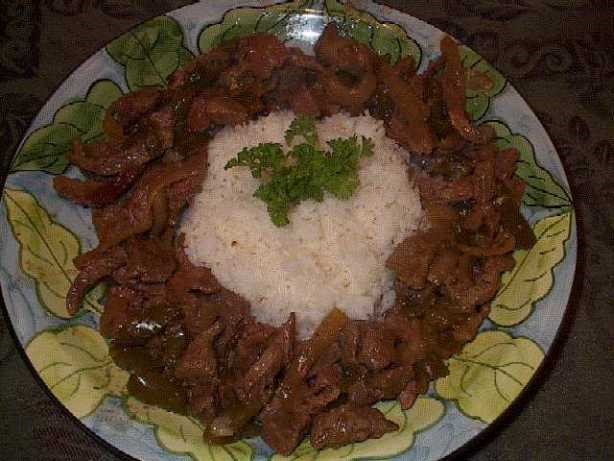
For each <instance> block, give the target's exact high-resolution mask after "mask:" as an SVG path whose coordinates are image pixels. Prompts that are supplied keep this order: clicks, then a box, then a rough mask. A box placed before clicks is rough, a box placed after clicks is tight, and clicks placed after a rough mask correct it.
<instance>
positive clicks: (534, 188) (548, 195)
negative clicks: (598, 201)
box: [485, 120, 573, 210]
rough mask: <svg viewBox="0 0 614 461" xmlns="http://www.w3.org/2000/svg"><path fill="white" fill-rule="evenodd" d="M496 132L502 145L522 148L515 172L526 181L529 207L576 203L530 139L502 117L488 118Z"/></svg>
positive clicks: (497, 141)
mask: <svg viewBox="0 0 614 461" xmlns="http://www.w3.org/2000/svg"><path fill="white" fill-rule="evenodd" d="M485 123H486V124H487V125H489V126H491V127H493V129H494V130H495V132H496V136H497V138H496V144H497V147H498V148H499V149H509V148H515V149H517V150H518V152H520V159H519V160H518V166H517V170H516V175H517V176H518V177H519V178H521V179H522V180H523V181H524V182H525V183H526V184H527V188H526V190H525V193H524V196H523V198H522V201H523V203H524V204H525V205H526V206H529V207H541V208H554V209H560V210H566V209H568V208H571V207H572V206H573V204H572V200H571V197H570V196H569V194H568V193H567V191H566V190H565V189H564V188H563V186H561V185H560V184H559V183H558V182H557V181H556V179H554V177H553V176H552V174H551V173H550V172H549V171H548V170H546V169H545V168H543V167H542V166H541V165H540V164H539V163H537V160H536V159H535V150H534V149H533V145H532V144H531V142H530V141H529V140H528V139H527V138H525V137H524V136H523V135H521V134H517V133H512V131H511V130H510V129H509V127H508V126H507V125H506V124H505V123H504V122H502V121H500V120H490V121H487V122H485Z"/></svg>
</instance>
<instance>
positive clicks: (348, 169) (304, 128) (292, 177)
mask: <svg viewBox="0 0 614 461" xmlns="http://www.w3.org/2000/svg"><path fill="white" fill-rule="evenodd" d="M299 137H300V138H302V139H303V142H300V143H297V144H295V145H294V146H293V147H292V148H291V149H290V150H289V152H288V153H287V154H285V153H284V150H283V147H282V145H281V144H276V143H265V144H259V145H258V146H256V147H249V148H244V149H243V150H241V152H239V153H238V154H237V156H236V157H235V158H233V159H231V160H230V161H229V162H228V163H227V164H226V166H225V167H224V169H226V170H227V169H229V168H233V167H238V166H246V167H248V168H249V169H250V171H251V173H252V176H253V177H254V178H260V179H264V182H263V183H262V184H260V186H259V187H258V189H257V190H256V192H255V193H254V196H255V197H258V198H259V199H260V200H262V201H263V202H264V203H266V205H267V211H268V213H269V215H270V217H271V220H272V221H273V224H275V225H276V226H279V227H281V226H285V225H287V224H289V222H290V220H289V218H288V213H289V212H290V209H291V208H292V207H293V206H296V205H298V204H299V203H300V202H302V201H304V200H315V201H317V202H321V201H322V200H324V192H329V193H330V194H332V195H333V196H335V197H336V198H338V199H340V200H347V199H349V198H350V197H351V196H352V194H353V193H354V192H355V191H356V189H357V188H358V185H359V179H358V169H359V167H360V160H361V158H362V157H365V156H371V155H373V142H372V141H371V139H369V138H365V137H364V136H363V137H362V139H361V142H359V141H358V137H357V136H352V137H349V138H337V139H332V140H330V141H328V142H327V145H328V148H329V149H328V150H326V151H325V150H322V149H319V148H318V135H317V131H316V128H315V120H314V119H313V118H311V117H306V116H301V117H297V118H296V119H294V121H293V122H292V123H291V124H290V127H289V128H288V129H287V130H286V133H285V140H286V143H287V144H288V145H291V144H292V142H293V141H295V140H296V139H297V138H299ZM263 173H265V175H264V176H263Z"/></svg>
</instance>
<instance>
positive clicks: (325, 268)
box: [181, 112, 422, 338]
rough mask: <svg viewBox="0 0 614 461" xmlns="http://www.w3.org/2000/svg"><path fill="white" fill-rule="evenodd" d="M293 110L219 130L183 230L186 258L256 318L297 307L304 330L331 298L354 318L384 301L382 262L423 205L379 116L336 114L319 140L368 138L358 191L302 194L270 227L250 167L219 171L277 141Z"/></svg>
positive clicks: (387, 279)
mask: <svg viewBox="0 0 614 461" xmlns="http://www.w3.org/2000/svg"><path fill="white" fill-rule="evenodd" d="M293 119H294V114H293V113H291V112H278V113H273V114H271V115H268V116H266V117H262V118H260V119H258V120H256V121H253V122H250V123H248V124H247V125H242V126H237V127H234V128H232V127H226V128H224V129H223V130H221V131H220V132H219V133H218V134H217V135H216V136H215V138H214V139H213V140H212V141H211V143H210V145H209V170H208V173H207V178H206V180H205V182H204V186H203V191H202V192H201V193H200V194H199V195H198V196H197V197H196V199H195V202H194V204H193V205H192V207H191V208H190V210H189V211H188V212H187V213H186V216H185V218H184V221H183V223H182V229H181V231H182V232H183V233H184V234H185V243H186V247H187V250H186V251H187V254H188V257H189V258H190V260H191V261H192V262H193V263H194V264H196V265H205V266H207V267H209V268H211V270H212V271H213V274H214V275H215V276H216V277H217V278H218V280H219V281H220V282H221V283H222V284H223V285H224V286H225V287H226V288H228V289H230V290H233V291H234V292H236V293H238V294H240V295H242V296H243V297H244V298H246V299H247V300H248V301H250V303H251V305H252V312H253V314H254V315H255V316H256V318H257V319H258V320H259V321H262V322H268V323H270V324H273V325H280V324H282V323H283V322H284V321H285V320H286V319H287V318H288V315H289V314H290V313H291V312H295V313H296V315H297V321H298V328H299V334H300V336H301V337H303V338H305V337H308V336H310V335H311V333H312V332H313V330H314V329H315V327H317V325H318V324H319V323H320V321H321V320H322V319H323V318H324V316H326V314H327V313H328V312H329V311H330V310H331V309H332V308H333V307H338V308H339V309H341V310H343V311H345V312H346V313H347V314H348V315H349V316H350V317H351V318H355V319H366V318H368V317H369V316H370V315H371V314H372V313H373V312H374V309H378V310H384V309H385V308H387V307H389V305H390V304H391V303H392V302H393V300H394V291H393V289H392V282H393V274H392V273H391V272H390V271H389V270H387V269H386V268H385V267H384V263H385V261H386V259H387V257H388V256H389V255H390V253H391V252H392V250H393V248H394V246H395V245H396V244H398V243H399V242H400V241H401V240H403V239H404V238H405V237H407V236H408V235H410V234H411V233H412V232H413V231H415V230H416V229H417V227H418V225H419V222H420V219H421V217H422V209H421V206H420V199H419V196H418V193H417V191H416V190H415V189H414V187H413V185H412V184H411V183H410V181H409V180H408V170H407V166H406V159H407V155H408V154H407V152H406V151H405V150H403V149H402V148H401V147H399V146H398V145H397V144H396V143H395V142H394V141H392V140H391V139H389V138H387V137H386V136H385V130H384V127H383V125H382V122H381V121H378V120H375V119H374V118H372V117H370V116H367V115H364V116H359V117H349V116H348V115H344V114H337V115H334V116H332V117H329V118H326V119H324V120H322V121H321V122H319V123H318V124H317V130H318V135H319V138H320V140H321V142H324V141H327V140H330V139H333V138H339V137H349V136H353V135H354V134H357V135H358V136H360V135H362V136H365V137H369V138H371V139H372V140H373V142H374V143H375V149H374V152H375V154H374V155H373V156H372V157H368V158H364V159H363V160H362V161H361V169H360V176H359V177H360V186H359V188H358V190H357V191H356V192H355V193H354V195H353V196H352V197H351V198H350V199H349V200H347V201H342V200H338V199H335V198H334V197H332V196H330V195H328V196H327V197H326V198H325V199H324V201H323V202H322V203H317V202H314V201H306V202H302V203H300V204H299V205H298V206H297V207H296V208H294V209H293V210H291V212H290V215H289V218H290V224H289V225H287V226H285V227H281V228H278V227H276V226H275V225H274V224H273V223H272V222H271V219H270V217H269V215H268V213H267V210H266V205H265V204H264V202H262V201H261V200H260V199H257V198H255V197H253V195H252V194H253V193H254V191H255V190H256V189H257V187H258V185H259V180H258V179H254V178H252V176H251V174H250V172H249V169H248V168H232V169H230V170H227V171H225V170H224V165H225V164H226V162H227V161H228V160H229V159H231V158H232V157H234V156H236V154H237V152H239V151H240V150H241V149H242V148H243V147H246V146H250V147H251V146H255V145H257V144H258V143H264V142H278V143H281V144H284V132H285V131H286V129H287V128H288V126H289V125H290V123H291V122H292V120H293Z"/></svg>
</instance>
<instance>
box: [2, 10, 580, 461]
mask: <svg viewBox="0 0 614 461" xmlns="http://www.w3.org/2000/svg"><path fill="white" fill-rule="evenodd" d="M291 1H292V0H263V1H258V0H256V1H254V0H237V1H235V2H233V3H232V6H230V7H228V8H226V9H223V10H221V9H220V12H221V15H222V19H221V20H219V21H215V22H209V23H208V22H204V23H201V26H200V29H199V31H198V35H200V33H202V30H204V28H205V24H206V26H207V27H210V26H212V25H215V24H219V23H221V22H222V21H223V17H224V15H225V14H226V13H227V12H229V11H231V10H235V9H238V8H263V7H267V6H271V5H275V4H277V5H281V4H286V3H290V2H291ZM224 3H225V2H224ZM196 5H198V3H196V4H189V5H184V6H182V7H180V8H175V9H172V10H168V11H165V12H163V13H161V14H159V15H156V16H153V17H148V18H146V19H143V20H142V21H139V22H138V23H135V24H134V25H132V26H131V27H129V28H127V29H125V30H123V31H121V32H119V33H118V34H116V35H115V36H113V37H112V38H111V39H109V40H107V41H105V43H104V44H103V45H102V46H101V47H99V48H97V49H95V50H94V51H93V52H92V53H90V54H89V55H88V56H87V57H86V58H85V59H84V60H83V61H81V62H79V63H78V64H77V65H75V66H73V67H72V68H71V69H70V70H69V71H68V72H67V73H65V74H64V76H63V77H62V78H61V80H60V81H59V82H58V83H57V84H56V85H55V86H54V87H53V88H52V89H51V90H50V91H49V93H48V94H49V95H48V97H47V98H46V99H45V100H44V101H43V103H42V104H41V105H40V107H39V109H38V111H37V112H36V114H35V115H34V116H33V117H32V120H31V121H30V123H29V125H28V127H27V128H26V130H25V131H24V132H23V135H22V136H21V139H20V141H19V143H18V144H17V146H16V148H15V151H14V152H13V153H9V155H10V161H9V162H8V166H7V168H6V171H3V172H2V176H1V178H0V179H1V182H0V198H1V199H2V200H1V201H2V202H4V197H5V191H6V188H7V182H8V178H9V177H10V176H11V174H14V173H11V171H10V170H11V165H12V162H13V161H14V159H15V157H16V156H17V154H18V152H19V150H20V149H21V147H22V145H23V144H24V142H25V141H26V139H27V138H28V136H29V135H30V134H31V133H32V132H34V131H35V130H36V129H38V128H40V127H42V126H44V125H45V123H44V122H41V121H40V117H41V116H42V114H43V109H44V108H45V107H46V106H47V104H48V103H49V101H50V100H51V99H52V98H53V97H54V96H55V94H56V93H57V92H58V91H59V89H60V88H61V87H62V85H64V84H65V83H66V81H67V80H68V79H69V78H71V77H73V76H75V75H76V74H78V73H79V71H81V70H82V68H86V66H87V65H88V63H89V62H90V61H91V60H93V59H94V58H95V57H97V56H98V55H99V54H101V53H103V52H104V50H105V48H106V46H107V45H108V44H109V43H111V42H112V41H114V40H115V39H117V38H119V37H121V36H123V35H124V34H126V33H129V32H130V31H133V30H135V29H137V28H139V27H140V26H142V25H143V24H144V23H146V22H148V21H150V20H152V19H155V18H157V17H162V16H167V17H171V18H173V19H175V18H174V16H173V14H175V13H178V12H180V11H182V10H188V9H190V8H193V7H194V6H196ZM365 6H371V7H375V8H381V9H382V10H384V11H385V12H388V13H390V12H392V13H394V14H397V15H402V16H405V17H407V18H411V19H412V20H414V21H419V22H420V23H423V24H424V25H426V26H428V27H429V28H432V29H433V30H436V31H438V32H440V33H444V34H447V35H449V36H451V37H452V38H454V39H455V40H456V41H457V42H458V43H459V44H460V45H464V41H462V40H460V39H458V38H457V37H456V36H455V35H454V34H453V33H449V32H446V31H445V30H442V29H441V28H439V27H437V26H435V25H433V24H431V23H430V22H428V21H426V20H423V19H421V18H418V17H416V16H414V15H412V14H409V13H405V12H403V11H401V10H398V9H396V8H392V7H389V6H387V5H383V4H379V3H375V2H374V1H373V0H366V1H363V2H359V5H358V6H357V7H358V8H359V9H360V11H366V12H368V13H369V14H372V12H371V11H368V10H367V9H366V8H365V9H363V8H364V7H365ZM322 11H324V10H322ZM383 15H385V14H381V16H383ZM324 16H326V13H325V12H324ZM374 16H375V15H374ZM201 19H202V18H201ZM205 19H206V18H205ZM377 19H378V20H379V21H381V22H384V23H390V24H397V25H398V26H399V27H401V28H402V29H403V30H405V32H406V33H407V34H408V36H409V37H411V35H410V31H407V30H406V28H405V27H404V26H403V25H401V24H398V23H396V22H394V21H393V20H390V19H382V18H377ZM175 20H177V19H175ZM177 22H178V23H179V24H180V25H181V27H182V29H183V30H184V32H185V24H184V23H183V22H181V21H179V20H177ZM467 48H468V49H470V50H472V51H474V49H473V48H471V47H467ZM474 52H475V51H474ZM425 54H426V53H425V52H424V50H423V56H422V60H424V59H426V58H425ZM476 54H478V55H479V56H480V57H482V55H480V54H479V53H477V52H476ZM195 56H198V54H196V55H195ZM482 58H483V57H482ZM483 59H484V61H485V62H486V63H487V64H488V65H490V66H491V67H493V68H494V69H496V70H497V71H498V72H499V73H500V74H501V75H502V76H503V77H504V79H505V82H506V86H509V87H510V88H511V89H512V90H513V91H514V93H516V96H517V97H519V98H520V99H521V100H522V102H523V103H524V104H526V106H527V107H528V108H529V110H530V113H531V114H532V115H533V116H534V118H535V122H536V123H537V124H538V128H539V129H541V131H542V132H543V133H544V135H545V138H546V140H547V142H548V143H549V144H550V145H551V146H552V147H553V153H554V154H555V155H556V160H557V161H558V163H559V164H560V167H561V168H560V174H561V177H560V178H557V179H561V180H562V183H563V185H564V186H566V192H567V193H568V194H569V197H570V198H571V199H572V205H574V204H576V203H577V202H576V200H575V197H576V194H575V193H574V191H573V190H572V186H571V183H570V181H569V178H568V175H567V171H566V169H565V166H564V164H563V162H562V159H561V156H560V155H559V152H558V150H557V149H556V146H555V145H554V143H553V141H552V137H551V136H550V133H549V132H548V130H547V129H546V127H545V126H544V125H543V123H542V121H541V119H540V118H539V117H538V116H537V113H536V112H535V110H534V108H533V106H532V105H531V104H529V102H528V101H527V100H526V99H525V97H524V96H523V95H522V93H520V92H519V91H518V90H517V89H516V87H515V85H513V83H512V82H510V80H509V79H508V78H507V77H506V74H505V73H503V72H501V71H500V70H499V69H498V68H497V66H495V65H494V64H492V63H491V62H490V61H489V60H487V59H485V58H483ZM96 80H99V79H95V80H93V81H92V82H91V83H93V82H94V81H96ZM116 83H117V82H116ZM56 111H57V109H56ZM56 111H54V112H53V113H52V114H51V115H52V116H53V114H55V112H56ZM484 121H487V119H484ZM503 121H505V120H503ZM527 139H528V138H527ZM546 171H548V172H550V170H548V169H546ZM42 173H44V174H46V175H50V176H54V175H51V174H49V173H45V172H42ZM571 213H572V216H571V223H570V233H569V237H568V241H567V242H566V243H565V247H564V248H565V257H564V259H563V260H562V261H568V262H567V264H569V265H570V269H571V277H570V278H571V282H572V283H571V284H570V285H569V288H568V289H567V290H566V291H567V293H566V299H565V303H564V306H563V307H562V313H561V316H560V321H559V323H558V325H557V327H556V329H555V331H554V334H553V336H552V341H551V343H550V344H549V345H548V347H547V348H542V349H543V352H544V357H543V359H542V360H541V362H540V364H539V365H538V366H537V367H536V369H535V371H534V372H533V374H532V376H531V377H530V379H529V380H528V381H527V383H526V384H525V385H524V386H523V388H522V389H521V391H520V393H519V394H518V395H517V396H516V397H515V398H514V399H513V400H512V401H511V403H510V404H509V405H508V407H507V408H505V409H504V410H503V411H502V412H501V413H500V414H499V415H498V416H497V417H495V419H494V420H493V421H491V422H490V423H484V424H485V426H484V427H483V428H481V429H480V430H479V432H477V433H476V434H475V435H473V436H471V437H470V438H469V439H467V440H466V441H464V442H463V443H462V444H461V445H460V446H458V447H457V448H455V449H454V450H452V451H451V452H449V453H448V454H446V455H444V456H443V457H440V458H438V460H439V461H452V460H456V459H461V458H460V457H461V456H463V455H467V454H469V453H472V452H473V453H475V452H477V451H478V450H480V449H481V448H482V447H483V446H484V445H485V444H486V443H487V442H489V441H492V440H494V439H495V438H496V437H497V435H498V434H500V432H501V431H502V430H504V429H505V427H506V425H508V424H509V423H511V422H512V421H514V420H515V419H516V418H517V417H518V414H519V413H520V411H519V410H521V408H523V407H524V406H526V405H527V404H528V403H529V402H530V401H531V400H532V399H533V398H534V397H535V395H536V393H537V391H538V390H539V389H540V388H541V386H542V385H543V383H544V382H545V381H546V380H547V379H548V377H549V376H550V374H551V372H552V370H553V369H554V366H555V365H556V364H557V363H558V361H559V358H560V356H561V351H562V349H563V347H564V344H565V342H566V339H567V338H566V336H567V334H566V330H568V329H569V326H570V325H571V324H572V322H573V318H574V314H575V309H576V308H577V305H576V304H577V300H575V299H574V298H575V297H576V296H577V292H578V289H579V288H578V287H579V286H580V284H581V280H580V279H581V276H582V274H581V271H578V260H579V255H580V254H583V252H584V245H583V244H582V239H581V238H580V226H578V219H577V207H576V206H572V209H571ZM549 216H556V215H549ZM549 216H546V217H549ZM2 240H4V237H3V238H2ZM567 245H570V247H569V248H567ZM571 248H574V249H575V251H574V252H573V258H572V259H568V258H569V257H570V254H569V253H570V249H571ZM562 261H561V262H562ZM0 279H4V277H3V276H0ZM548 294H549V293H548ZM0 311H1V312H2V315H4V319H5V322H6V326H7V330H8V332H9V334H10V336H11V340H12V341H13V343H14V345H15V348H16V349H17V351H18V353H19V356H20V358H21V359H22V361H23V362H24V363H25V365H26V367H27V368H28V370H29V372H30V374H31V375H32V377H33V378H34V381H35V382H36V383H37V385H38V386H39V387H41V388H42V390H43V392H44V393H45V395H46V396H47V397H49V398H50V400H51V401H52V402H53V403H54V405H56V406H58V407H59V408H60V410H61V412H62V413H64V415H66V416H68V418H69V419H70V420H71V421H72V422H73V423H74V424H75V425H76V426H78V427H79V429H80V430H81V431H82V432H83V433H85V434H87V435H88V436H89V437H91V438H92V440H94V441H95V442H97V443H99V444H101V445H102V446H103V447H105V448H106V449H107V450H109V451H110V452H111V453H112V454H113V455H115V456H117V457H118V458H120V459H122V460H126V461H142V459H141V458H135V457H134V456H132V455H131V454H129V453H127V452H125V451H124V450H122V449H121V448H119V447H117V446H116V445H114V444H113V443H112V441H109V440H106V439H105V438H104V437H103V436H102V435H100V434H98V433H97V432H96V431H95V430H94V429H93V428H91V427H89V426H88V425H86V424H85V423H84V422H83V421H82V420H81V419H79V418H78V417H77V416H76V415H74V414H73V413H72V412H71V411H70V410H69V409H68V407H67V406H65V405H64V404H63V403H62V402H61V401H60V399H59V398H58V397H56V396H55V395H54V394H53V392H52V391H51V389H50V388H49V386H48V385H47V384H46V383H45V382H44V381H43V379H42V377H41V375H40V374H39V372H38V371H37V370H36V369H35V367H34V364H33V363H32V361H31V359H30V358H29V356H28V355H27V352H26V347H27V345H28V344H29V342H30V341H31V340H32V339H33V338H34V337H36V335H38V334H40V333H42V332H43V331H47V330H48V328H45V329H41V330H38V331H36V332H35V335H34V336H33V337H32V338H30V341H27V342H26V343H25V344H24V343H22V341H21V340H20V339H19V335H18V333H17V330H16V328H15V325H14V322H13V318H12V316H11V315H10V312H9V309H8V307H7V305H6V302H5V295H4V290H3V288H2V286H1V284H0ZM65 322H66V320H65ZM511 328H513V326H512V327H510V328H505V327H503V329H501V330H498V331H504V332H506V333H510V331H509V330H511ZM521 336H522V335H518V336H514V337H515V338H516V337H521ZM540 347H541V346H540ZM431 384H432V383H431ZM435 397H436V396H435ZM130 421H131V422H132V421H134V420H133V419H132V418H130ZM409 450H411V448H410V449H409ZM165 451H166V450H165ZM169 454H170V452H169ZM399 455H401V454H397V455H393V456H392V457H391V458H386V459H392V458H395V457H396V456H399ZM184 456H189V455H184ZM255 458H256V456H255V454H252V459H255ZM265 459H266V460H267V461H268V460H269V459H270V457H266V458H265Z"/></svg>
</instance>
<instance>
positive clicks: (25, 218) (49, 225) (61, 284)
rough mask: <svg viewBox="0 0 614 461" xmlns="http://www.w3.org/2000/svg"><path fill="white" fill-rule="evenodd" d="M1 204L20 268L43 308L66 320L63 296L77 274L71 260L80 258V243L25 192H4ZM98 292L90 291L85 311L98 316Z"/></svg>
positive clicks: (99, 310)
mask: <svg viewBox="0 0 614 461" xmlns="http://www.w3.org/2000/svg"><path fill="white" fill-rule="evenodd" d="M4 203H5V206H6V211H7V218H8V222H9V224H10V227H11V230H12V231H13V235H14V237H15V240H17V242H18V243H19V264H20V267H21V270H22V271H23V272H24V274H26V275H28V276H29V277H31V278H32V279H33V280H34V283H35V284H36V295H37V297H38V300H39V302H40V304H41V306H42V307H44V308H45V309H46V310H47V311H48V312H49V313H51V314H53V315H54V316H56V317H60V318H64V319H68V318H70V317H71V315H70V314H68V312H67V311H66V293H68V289H69V288H70V285H71V284H72V282H73V280H74V279H75V277H76V276H77V274H78V272H79V271H78V270H77V268H76V267H75V265H74V264H73V259H74V258H75V257H77V256H79V255H80V254H81V243H80V242H79V239H78V238H77V237H76V236H75V234H73V233H72V232H71V231H70V230H68V229H67V228H66V227H64V226H63V225H61V224H59V223H58V222H56V221H54V220H53V218H52V217H51V216H50V215H49V213H48V212H47V210H45V209H44V208H43V207H42V206H41V205H40V203H39V202H38V201H37V200H36V198H35V197H34V196H33V195H32V194H30V193H28V192H25V191H21V190H16V189H6V190H5V191H4ZM100 295H101V293H100V288H96V289H94V290H92V291H91V292H90V293H88V295H87V296H86V298H85V300H84V303H83V305H84V307H85V308H86V309H88V310H90V311H93V312H97V313H100V312H101V311H102V307H101V306H100V303H99V302H98V299H99V297H100Z"/></svg>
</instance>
